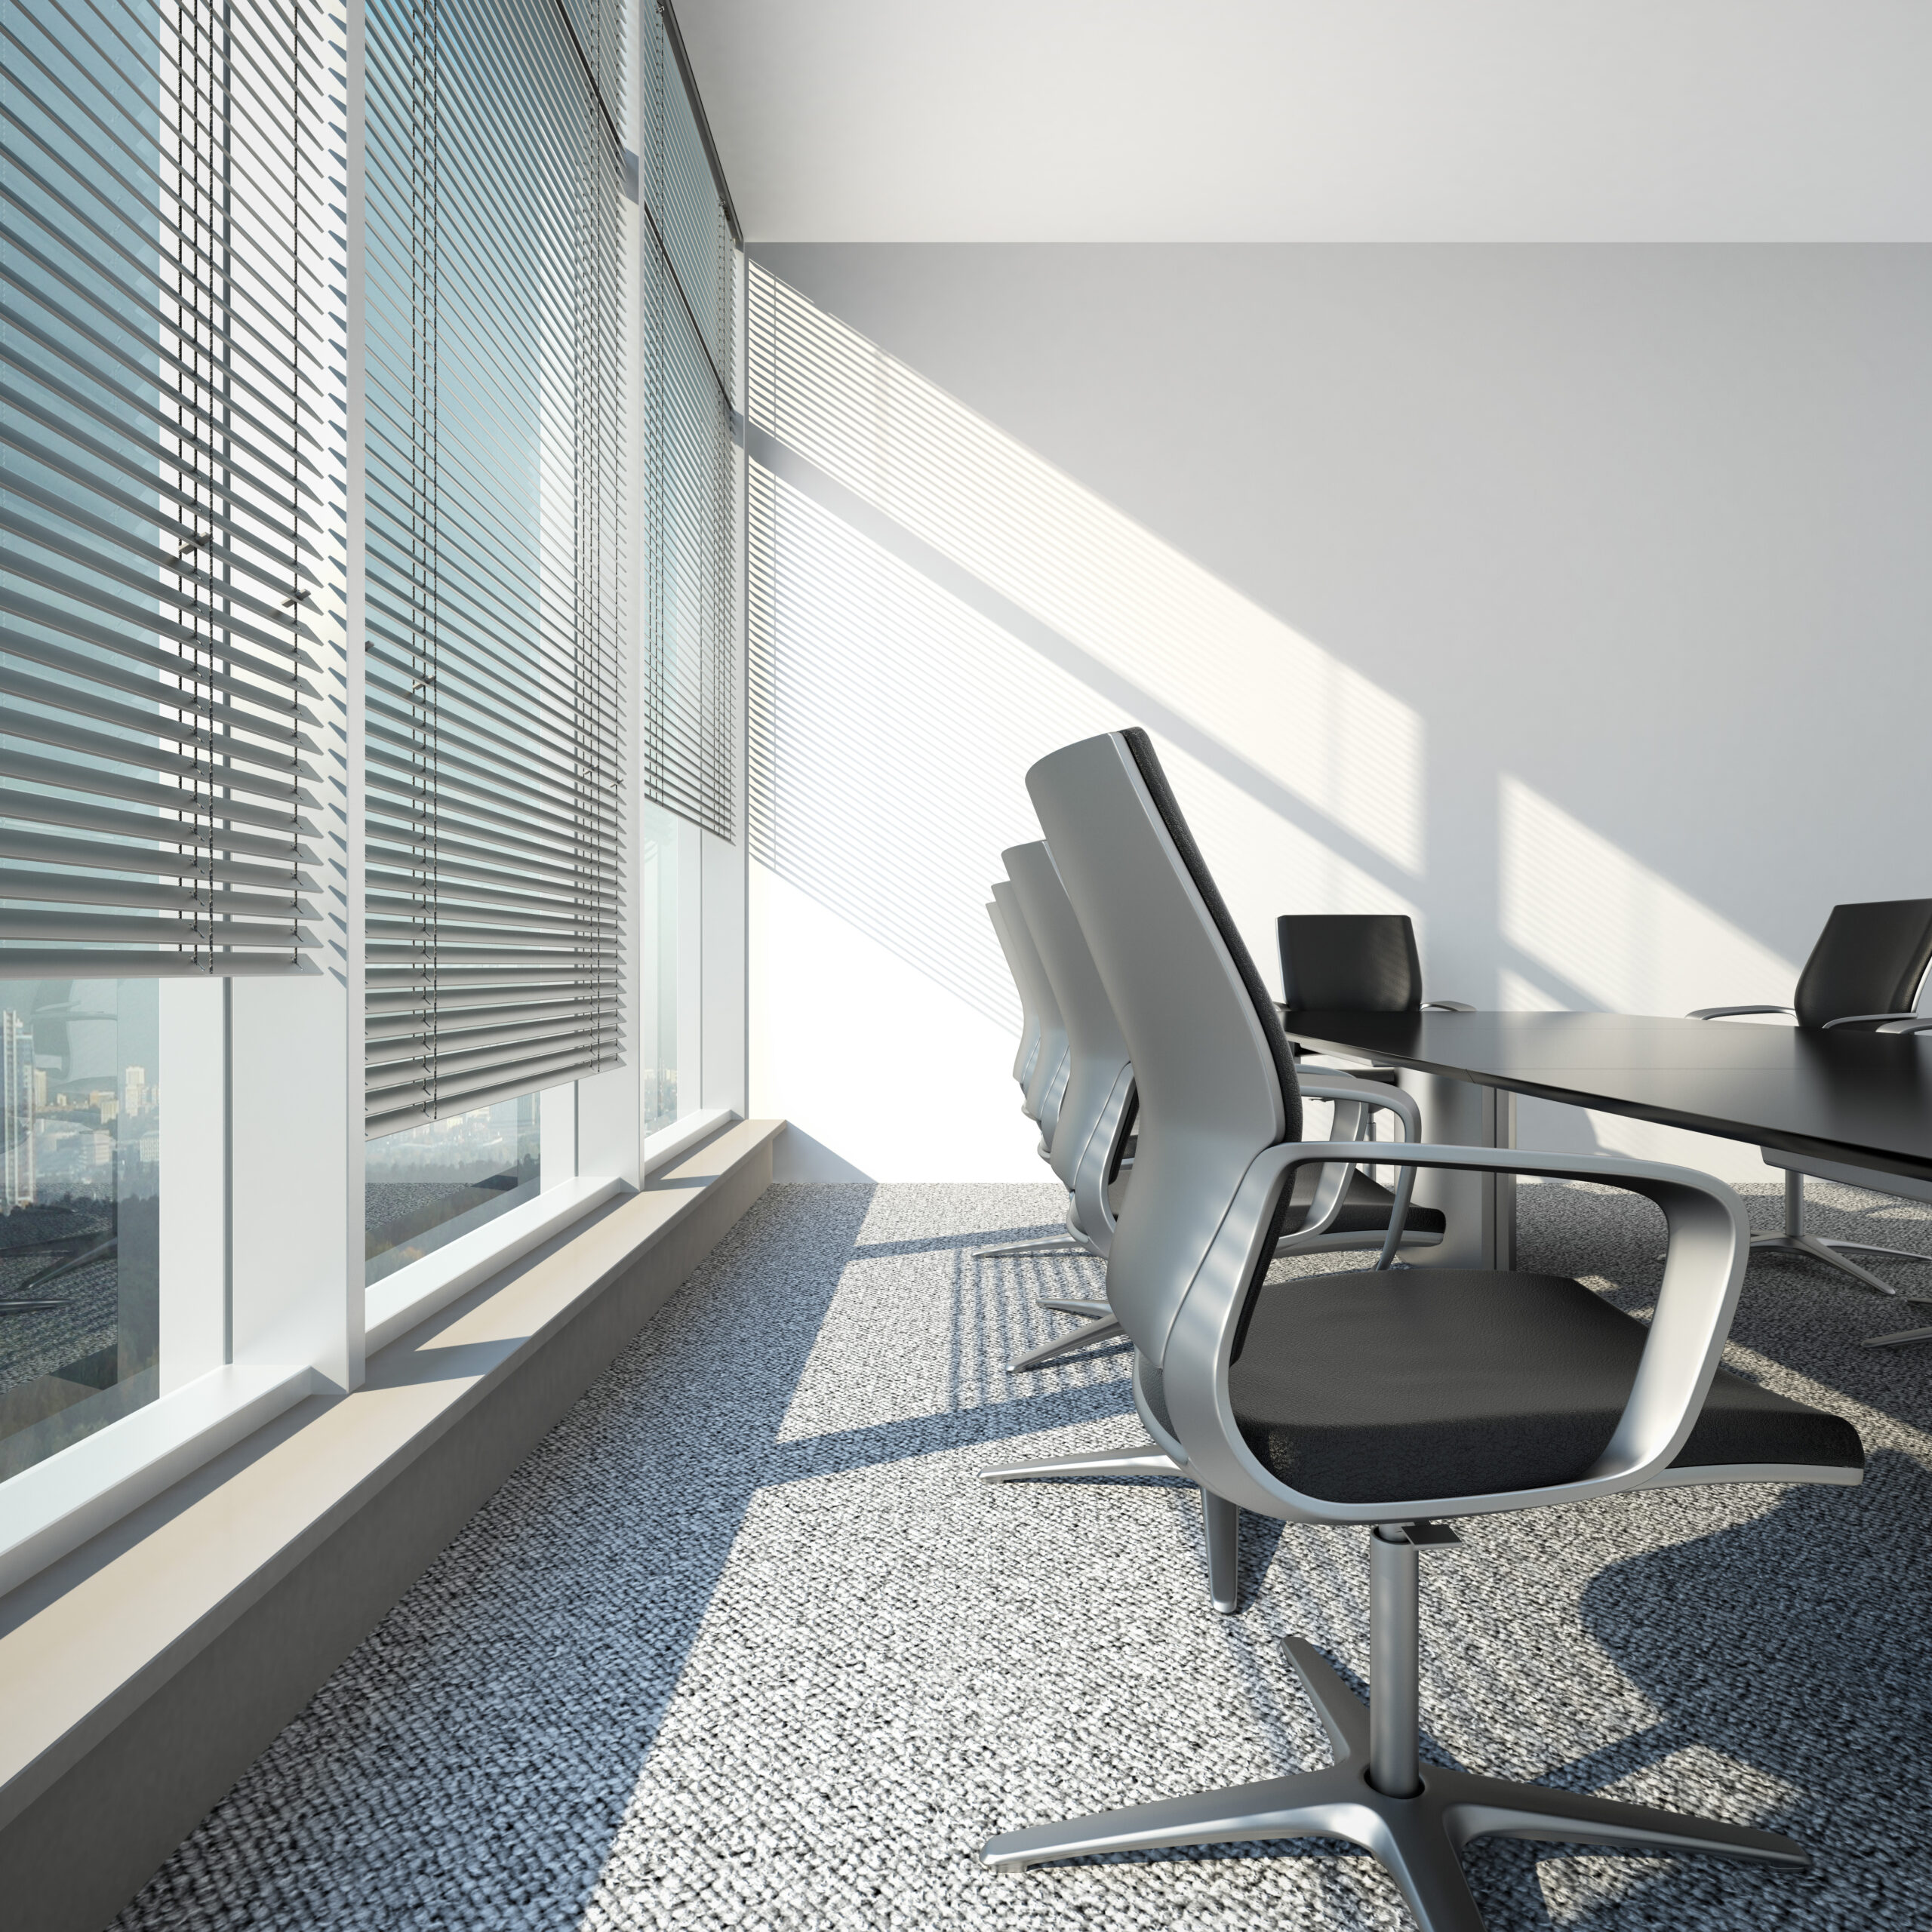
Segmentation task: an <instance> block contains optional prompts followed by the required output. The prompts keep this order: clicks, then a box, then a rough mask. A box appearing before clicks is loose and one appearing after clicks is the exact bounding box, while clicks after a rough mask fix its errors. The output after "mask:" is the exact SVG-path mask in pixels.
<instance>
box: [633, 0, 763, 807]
mask: <svg viewBox="0 0 1932 1932" xmlns="http://www.w3.org/2000/svg"><path fill="white" fill-rule="evenodd" d="M676 34H677V29H676V23H675V20H673V19H672V18H670V17H669V16H668V15H667V14H665V13H664V12H663V11H660V10H659V9H658V8H656V7H651V8H650V9H649V13H648V20H647V22H646V25H645V35H644V60H643V75H644V98H643V100H642V102H641V108H642V116H641V118H642V122H643V132H642V140H643V151H642V152H641V155H640V156H639V160H638V174H639V177H640V181H639V186H640V188H641V192H642V195H643V199H644V204H645V212H646V214H647V217H648V221H647V224H646V227H647V233H648V246H647V248H646V250H645V260H644V263H643V270H644V274H643V287H644V314H643V317H642V321H643V328H644V351H645V371H644V387H645V394H644V398H643V401H644V431H643V433H644V450H643V457H642V460H643V467H644V471H645V475H644V479H643V480H644V495H645V512H646V523H645V528H646V532H647V537H646V542H647V544H648V556H647V558H646V568H645V598H646V602H647V608H646V611H645V626H644V628H645V707H644V712H645V715H644V724H643V743H642V746H641V755H640V759H639V764H640V776H641V782H642V784H643V787H644V790H645V795H646V796H647V797H648V798H653V799H654V800H656V801H657V803H658V804H661V805H664V806H666V807H667V808H669V810H671V811H674V812H675V813H677V814H678V815H679V816H680V817H683V818H686V819H689V820H691V821H692V822H693V823H694V824H697V825H700V826H703V828H704V829H706V831H708V832H715V833H717V834H718V836H719V837H721V838H731V836H732V835H733V832H734V820H735V816H736V814H735V811H734V798H735V795H736V780H737V717H738V691H737V683H738V680H737V635H738V625H737V600H736V568H735V558H736V555H737V549H736V543H737V539H736V525H735V517H736V500H737V492H736V488H735V478H736V475H737V459H736V454H735V448H734V422H733V415H732V405H731V398H732V393H733V389H732V383H733V377H734V371H735V369H736V367H737V360H736V358H737V346H736V343H737V331H736V329H735V327H734V319H735V315H736V307H737V304H736V300H735V297H736V289H737V259H738V258H737V248H736V246H735V237H734V224H733V222H732V219H731V211H730V207H729V205H728V202H726V200H725V199H724V195H723V194H722V192H721V189H720V185H719V181H718V174H717V172H716V170H715V166H714V165H713V162H712V157H711V152H710V147H709V141H708V140H707V139H706V135H705V133H704V131H703V122H702V119H701V115H700V107H699V105H698V103H697V99H696V97H695V94H694V92H693V91H692V90H691V87H690V85H689V83H688V75H687V72H686V69H685V66H684V63H683V61H682V60H681V53H680V48H679V46H678V41H677V37H676Z"/></svg>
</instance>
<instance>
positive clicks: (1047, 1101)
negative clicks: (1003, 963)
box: [993, 879, 1068, 1161]
mask: <svg viewBox="0 0 1932 1932" xmlns="http://www.w3.org/2000/svg"><path fill="white" fill-rule="evenodd" d="M993 903H995V905H996V906H998V908H999V912H1000V917H1001V918H1002V919H1003V920H1004V921H1005V924H1006V937H1007V939H1008V941H1009V943H1011V946H1012V951H1011V954H1010V955H1008V957H1009V958H1010V959H1011V961H1012V962H1013V963H1014V966H1015V968H1016V974H1017V980H1018V983H1019V985H1020V1004H1021V1008H1022V1010H1024V1009H1025V1008H1027V1007H1029V1006H1030V1007H1031V1008H1032V1010H1033V1011H1034V1012H1035V1013H1036V1014H1038V1016H1039V1021H1040V1042H1039V1046H1038V1050H1037V1051H1035V1054H1034V1057H1033V1070H1032V1072H1030V1073H1029V1074H1028V1075H1027V1076H1026V1084H1025V1086H1024V1088H1023V1096H1022V1098H1021V1100H1020V1112H1022V1113H1023V1114H1024V1115H1026V1118H1028V1119H1029V1120H1030V1121H1032V1122H1033V1123H1034V1124H1035V1126H1037V1127H1038V1128H1039V1130H1040V1158H1041V1160H1043V1161H1044V1160H1046V1159H1048V1158H1050V1157H1051V1149H1052V1147H1053V1140H1054V1123H1055V1121H1057V1120H1058V1118H1060V1095H1061V1094H1062V1093H1063V1091H1065V1088H1066V1076H1067V1072H1068V1068H1067V1063H1066V1023H1065V1022H1064V1021H1063V1020H1062V1019H1061V1018H1060V1006H1059V1004H1058V1002H1057V1001H1056V1000H1055V999H1054V989H1053V987H1052V986H1051V984H1050V983H1048V979H1047V972H1046V968H1044V966H1042V965H1041V964H1040V955H1039V953H1038V952H1037V951H1036V950H1035V947H1034V945H1033V935H1032V933H1031V932H1030V931H1029V930H1028V928H1027V924H1026V915H1024V914H1023V912H1021V911H1020V901H1019V900H1018V898H1017V897H1016V896H1015V894H1014V890H1013V886H1012V884H1011V881H1009V880H1007V879H1001V880H999V881H997V882H996V883H995V885H994V887H993Z"/></svg>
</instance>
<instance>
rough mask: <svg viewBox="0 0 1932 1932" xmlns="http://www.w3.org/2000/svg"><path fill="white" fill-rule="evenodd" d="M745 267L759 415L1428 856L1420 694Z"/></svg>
mask: <svg viewBox="0 0 1932 1932" xmlns="http://www.w3.org/2000/svg"><path fill="white" fill-rule="evenodd" d="M751 279H752V300H751V317H750V352H751V368H752V381H751V389H750V414H751V416H752V420H753V421H754V422H755V423H756V424H757V425H758V426H759V427H760V428H761V429H764V430H765V431H767V432H769V433H770V434H771V435H772V436H774V438H777V440H778V441H780V442H782V443H783V444H784V445H786V447H787V448H789V449H790V450H792V451H795V452H797V453H798V454H799V455H801V456H802V457H804V458H805V459H807V460H808V461H809V462H810V463H812V464H813V465H814V466H817V468H818V469H820V470H822V471H823V472H824V473H825V474H826V475H828V476H829V477H830V478H833V479H834V480H835V481H836V482H838V484H840V485H843V486H844V488H847V489H848V490H850V491H853V492H854V493H855V494H857V495H858V496H860V497H862V498H863V499H864V500H865V501H866V503H869V504H870V505H872V506H875V508H876V509H878V510H880V511H881V512H883V513H884V514H885V515H889V516H890V517H891V518H893V519H894V521H897V523H898V524H900V525H901V526H902V527H903V528H905V529H906V530H908V531H910V532H912V534H914V535H915V536H916V537H918V538H919V539H920V540H921V541H922V542H924V543H927V544H929V545H931V546H932V547H933V548H934V549H936V550H937V551H939V552H941V553H942V554H943V555H945V556H946V558H949V559H950V560H951V561H953V562H954V563H955V564H956V565H958V566H959V567H961V568H962V569H964V570H965V571H970V572H971V574H973V575H974V577H977V579H978V580H980V581H981V582H983V583H985V584H986V585H987V586H989V587H990V588H991V589H993V590H994V591H995V592H998V594H999V595H1001V596H1002V597H1004V598H1008V599H1010V600H1011V601H1012V602H1013V603H1014V604H1016V605H1019V606H1020V608H1023V610H1025V611H1027V612H1029V614H1032V616H1033V617H1036V618H1038V620H1040V621H1041V623H1044V624H1046V625H1048V626H1051V628H1052V629H1054V631H1055V632H1057V633H1059V634H1060V635H1062V636H1063V637H1065V638H1067V639H1068V640H1069V641H1071V642H1072V643H1073V644H1075V645H1078V647H1080V648H1081V649H1082V650H1083V651H1086V652H1088V653H1089V654H1091V655H1092V656H1093V657H1095V658H1096V659H1097V660H1100V662H1101V663H1104V664H1105V665H1106V666H1108V667H1109V669H1111V670H1112V671H1114V672H1117V673H1118V675H1120V676H1121V677H1123V678H1127V679H1128V680H1131V681H1132V682H1133V683H1134V684H1135V685H1137V686H1138V687H1140V688H1141V689H1142V690H1143V691H1147V692H1149V693H1155V694H1158V696H1159V697H1160V699H1161V701H1162V702H1163V703H1165V704H1167V705H1168V706H1171V707H1172V708H1173V709H1174V711H1175V712H1177V713H1179V714H1180V715H1183V716H1184V717H1185V718H1186V719H1187V720H1188V721H1189V722H1190V723H1191V724H1193V725H1195V727H1197V728H1198V729H1199V730H1200V731H1201V732H1202V733H1203V734H1205V735H1206V736H1207V737H1211V739H1213V740H1215V741H1216V742H1217V743H1218V744H1220V745H1221V746H1226V748H1227V749H1228V750H1229V752H1231V753H1232V754H1233V755H1235V757H1238V758H1241V759H1242V760H1244V761H1247V763H1248V764H1251V766H1252V767H1254V768H1255V770H1256V771H1259V772H1261V773H1263V774H1266V775H1267V776H1268V777H1269V778H1270V779H1271V780H1272V781H1273V782H1274V783H1275V784H1277V785H1278V786H1281V788H1282V789H1284V790H1286V791H1287V792H1291V793H1293V794H1294V795H1295V796H1296V797H1297V798H1300V799H1302V800H1303V801H1306V803H1307V804H1309V805H1310V806H1311V807H1312V808H1314V809H1315V810H1316V811H1318V812H1320V813H1321V814H1324V816H1325V817H1327V819H1329V820H1331V821H1332V822H1333V823H1334V825H1335V826H1337V827H1339V828H1340V829H1342V830H1343V831H1344V832H1346V833H1347V834H1349V835H1350V836H1351V837H1352V838H1356V839H1358V840H1360V841H1361V842H1362V843H1363V844H1364V845H1365V846H1367V847H1368V848H1371V850H1373V851H1374V852H1376V853H1377V854H1380V855H1381V856H1382V857H1383V858H1385V859H1386V860H1389V862H1391V863H1392V864H1393V865H1395V866H1398V867H1400V868H1401V869H1403V870H1404V871H1405V872H1408V873H1410V874H1411V875H1419V874H1420V872H1421V870H1422V868H1423V831H1422V814H1423V801H1422V783H1423V765H1422V760H1423V731H1422V724H1421V721H1420V718H1419V717H1418V715H1417V713H1416V712H1414V710H1412V709H1411V708H1410V707H1409V706H1407V705H1406V704H1404V703H1401V700H1398V699H1397V698H1395V697H1392V695H1391V694H1389V693H1388V692H1387V691H1383V690H1382V689H1381V688H1380V687H1379V686H1377V685H1375V684H1374V683H1372V682H1371V681H1370V680H1369V679H1367V678H1364V677H1363V676H1362V675H1361V674H1360V673H1359V672H1356V671H1355V670H1353V669H1350V668H1349V666H1347V665H1346V664H1343V663H1339V662H1338V661H1337V660H1336V659H1335V658H1334V657H1331V655H1330V654H1328V653H1327V651H1324V650H1322V649H1321V648H1320V647H1319V646H1318V645H1315V644H1313V643H1312V642H1310V641H1309V640H1308V639H1307V638H1304V637H1303V636H1301V635H1299V634H1298V633H1297V632H1295V631H1294V630H1293V629H1291V628H1290V627H1289V626H1287V625H1286V624H1284V623H1281V621H1280V620H1278V619H1277V618H1275V617H1272V616H1270V615H1269V614H1268V613H1267V612H1266V611H1263V610H1262V609H1261V608H1260V607H1259V606H1258V605H1255V604H1254V603H1252V602H1251V601H1249V600H1248V599H1247V598H1244V597H1243V596H1241V595H1240V594H1239V593H1238V592H1236V591H1235V590H1233V589H1231V588H1229V586H1227V585H1226V584H1225V583H1222V582H1221V581H1220V580H1219V579H1218V578H1217V577H1214V576H1213V575H1212V574H1211V573H1209V572H1208V571H1205V570H1204V569H1202V568H1201V566H1200V565H1198V564H1195V563H1193V562H1192V561H1190V560H1189V558H1186V557H1185V556H1183V555H1181V554H1180V552H1178V551H1177V550H1175V549H1173V548H1172V547H1171V546H1170V545H1168V544H1167V543H1163V542H1162V541H1161V540H1160V539H1159V538H1158V537H1155V535H1153V534H1152V533H1151V532H1149V531H1147V530H1145V529H1143V528H1142V527H1141V526H1140V525H1138V524H1137V523H1135V522H1134V521H1133V520H1132V519H1131V518H1129V517H1127V516H1125V515H1123V514H1122V513H1121V512H1119V511H1118V510H1117V509H1114V508H1112V506H1110V505H1109V504H1107V503H1104V502H1103V501H1101V500H1100V499H1099V498H1098V497H1095V496H1094V495H1093V494H1092V493H1091V492H1090V491H1087V490H1085V489H1084V488H1081V485H1078V483H1076V482H1075V481H1073V480H1072V478H1070V477H1069V476H1066V475H1064V474H1063V473H1062V472H1060V471H1059V470H1057V469H1055V468H1054V467H1053V466H1052V465H1051V464H1050V463H1047V462H1045V461H1044V460H1042V459H1041V457H1038V456H1036V455H1035V454H1033V453H1032V451H1029V450H1028V449H1026V448H1024V447H1023V446H1022V445H1020V444H1018V443H1017V442H1016V441H1014V440H1013V438H1011V437H1010V436H1008V435H1005V434H1004V433H1003V432H1001V430H999V429H997V428H996V427H995V426H994V425H993V424H992V423H989V422H987V421H986V420H985V419H984V418H983V417H980V416H979V415H977V414H975V413H974V411H971V410H970V409H968V408H966V407H965V406H964V405H963V404H961V403H960V402H959V401H957V400H955V398H952V396H949V395H946V393H945V392H943V390H940V389H937V388H936V387H935V386H934V385H933V384H932V383H930V382H928V381H927V380H925V379H924V377H921V375H919V374H918V373H917V372H916V371H914V370H912V369H910V368H907V367H906V365H904V364H903V363H902V362H900V361H897V360H895V359H894V358H893V357H891V355H887V354H886V353H885V352H884V351H883V350H882V349H879V348H878V346H876V345H875V344H874V343H870V342H869V341H867V340H866V339H865V338H864V337H862V336H860V335H859V334H857V333H856V332H855V331H853V330H851V329H850V328H848V327H847V326H846V325H844V323H842V322H841V321H838V319H837V318H835V317H834V316H832V315H827V314H826V312H824V311H823V310H822V309H818V308H817V307H816V306H814V304H813V303H811V302H810V301H809V300H807V299H806V298H805V297H804V296H803V295H801V294H799V293H798V291H796V290H795V289H793V288H789V286H787V285H786V284H785V283H783V282H782V281H779V280H778V279H777V278H776V277H775V276H774V275H771V273H770V272H769V271H768V270H767V269H764V268H762V267H761V266H758V264H756V263H753V264H752V269H751ZM1365 747H1367V748H1372V751H1371V752H1365V750H1364V748H1365Z"/></svg>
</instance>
